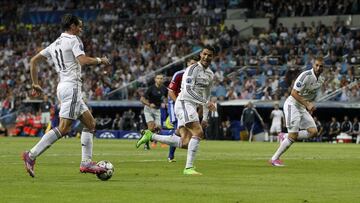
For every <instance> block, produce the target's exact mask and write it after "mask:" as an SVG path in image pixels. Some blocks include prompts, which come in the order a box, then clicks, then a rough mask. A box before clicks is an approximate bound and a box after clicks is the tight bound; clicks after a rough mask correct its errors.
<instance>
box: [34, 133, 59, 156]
mask: <svg viewBox="0 0 360 203" xmlns="http://www.w3.org/2000/svg"><path fill="white" fill-rule="evenodd" d="M60 138H61V133H60V131H59V129H58V128H53V129H51V130H50V131H49V132H47V133H46V134H45V135H44V136H43V137H42V138H41V140H40V141H39V142H38V143H37V144H36V145H35V146H34V147H33V148H32V149H31V150H30V153H29V156H30V158H31V159H32V160H35V159H36V157H38V156H40V155H41V154H42V153H43V152H44V151H46V150H47V149H48V148H49V147H50V146H51V145H52V144H53V143H54V142H56V140H58V139H60Z"/></svg>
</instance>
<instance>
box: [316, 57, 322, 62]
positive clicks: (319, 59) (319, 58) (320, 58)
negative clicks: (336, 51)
mask: <svg viewBox="0 0 360 203" xmlns="http://www.w3.org/2000/svg"><path fill="white" fill-rule="evenodd" d="M315 61H321V62H323V61H324V58H323V57H322V56H317V57H316V58H315Z"/></svg>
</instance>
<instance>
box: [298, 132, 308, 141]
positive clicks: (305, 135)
mask: <svg viewBox="0 0 360 203" xmlns="http://www.w3.org/2000/svg"><path fill="white" fill-rule="evenodd" d="M308 138H309V132H308V131H307V130H300V131H299V134H298V138H297V139H299V140H304V139H308Z"/></svg>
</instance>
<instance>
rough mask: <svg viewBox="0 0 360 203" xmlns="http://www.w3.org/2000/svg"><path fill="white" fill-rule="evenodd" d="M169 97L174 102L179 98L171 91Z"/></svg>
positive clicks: (169, 90)
mask: <svg viewBox="0 0 360 203" xmlns="http://www.w3.org/2000/svg"><path fill="white" fill-rule="evenodd" d="M168 96H169V97H170V98H171V99H172V100H173V101H176V98H177V96H176V95H175V92H174V91H172V90H171V89H168Z"/></svg>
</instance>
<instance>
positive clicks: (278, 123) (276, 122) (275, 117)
mask: <svg viewBox="0 0 360 203" xmlns="http://www.w3.org/2000/svg"><path fill="white" fill-rule="evenodd" d="M270 119H272V122H271V127H270V142H273V141H274V137H276V136H278V134H279V133H280V132H281V128H282V126H283V125H284V113H283V111H281V110H280V109H279V104H278V103H276V104H275V105H274V110H272V111H271V114H270Z"/></svg>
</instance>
